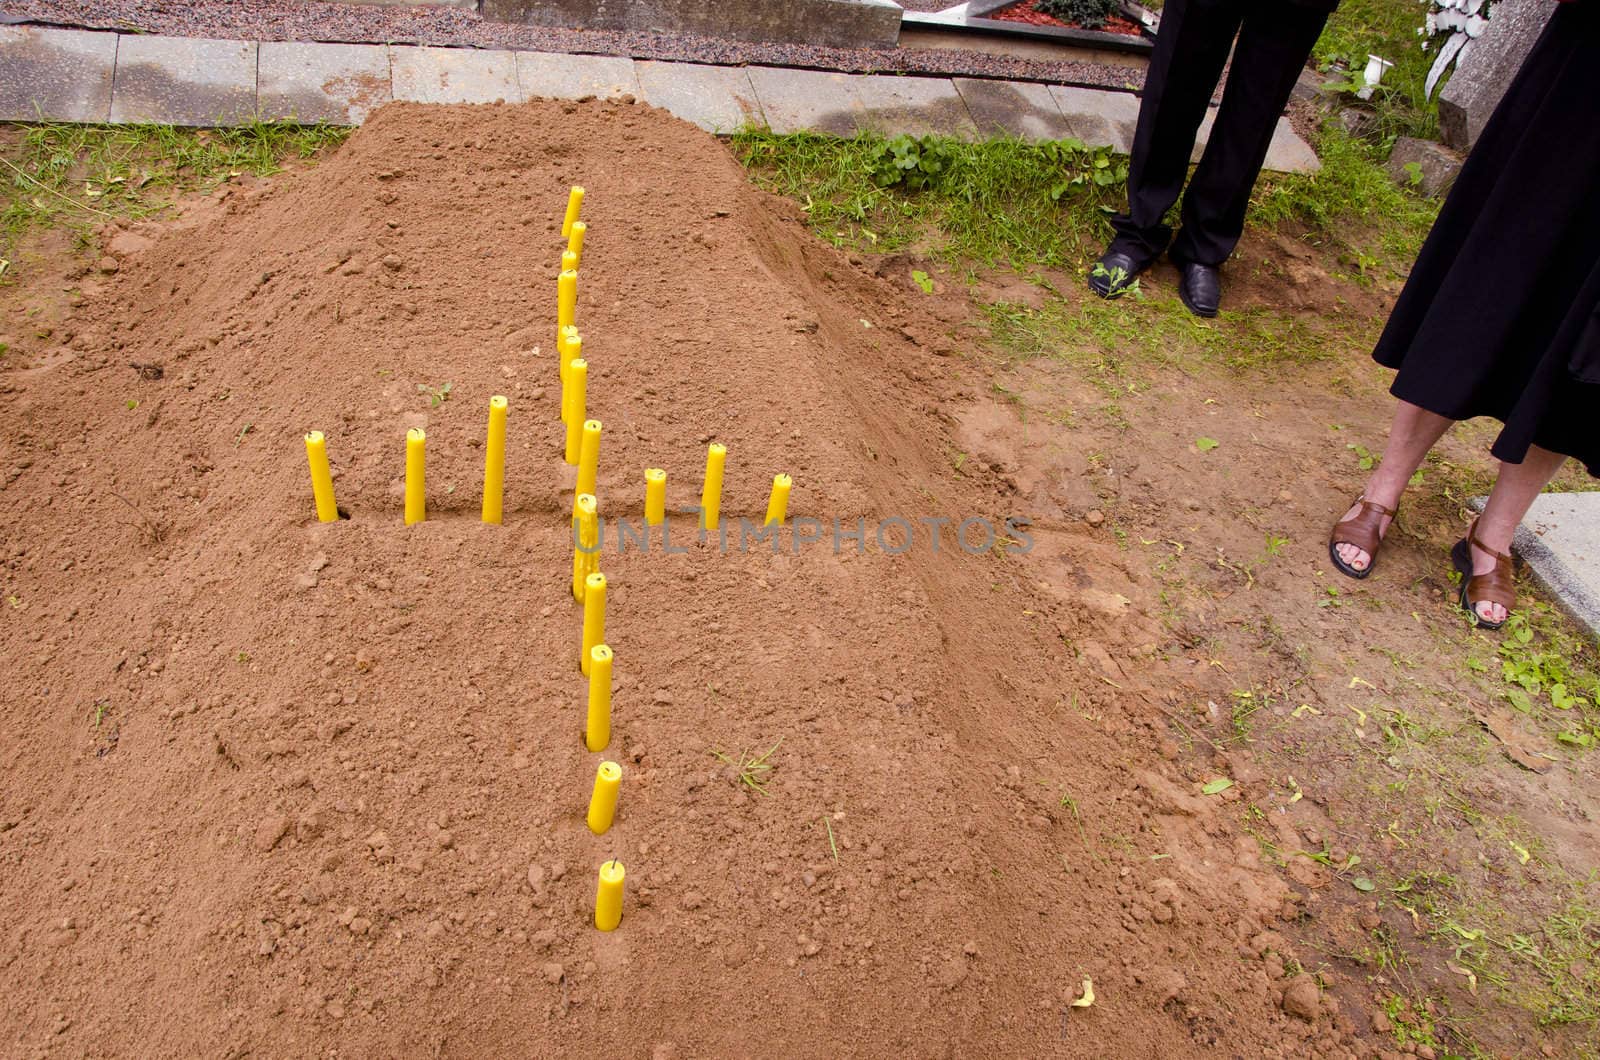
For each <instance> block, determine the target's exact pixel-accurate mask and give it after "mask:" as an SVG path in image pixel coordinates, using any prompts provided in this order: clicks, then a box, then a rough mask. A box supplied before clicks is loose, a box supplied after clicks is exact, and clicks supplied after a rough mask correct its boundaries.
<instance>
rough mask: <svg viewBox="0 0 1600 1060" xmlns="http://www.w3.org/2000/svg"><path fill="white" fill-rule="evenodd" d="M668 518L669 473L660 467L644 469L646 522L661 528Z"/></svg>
mask: <svg viewBox="0 0 1600 1060" xmlns="http://www.w3.org/2000/svg"><path fill="white" fill-rule="evenodd" d="M666 517H667V473H666V472H665V471H663V470H661V469H660V468H659V467H647V468H645V469H644V522H645V525H646V526H660V525H661V522H662V520H664V519H665V518H666Z"/></svg>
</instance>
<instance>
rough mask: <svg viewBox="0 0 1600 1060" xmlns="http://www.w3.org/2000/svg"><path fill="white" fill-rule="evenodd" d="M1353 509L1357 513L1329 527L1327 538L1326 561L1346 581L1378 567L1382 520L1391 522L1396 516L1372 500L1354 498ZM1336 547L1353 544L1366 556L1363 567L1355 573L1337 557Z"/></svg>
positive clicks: (1355, 570)
mask: <svg viewBox="0 0 1600 1060" xmlns="http://www.w3.org/2000/svg"><path fill="white" fill-rule="evenodd" d="M1356 506H1357V507H1359V508H1360V509H1361V510H1360V511H1359V512H1357V513H1356V514H1355V515H1353V516H1351V517H1350V518H1348V519H1341V520H1340V521H1339V522H1337V523H1335V524H1334V526H1333V533H1332V534H1330V535H1329V536H1328V558H1329V559H1331V560H1332V561H1333V565H1334V566H1335V567H1337V568H1338V570H1339V573H1340V574H1343V575H1345V576H1346V577H1349V578H1365V577H1366V576H1367V575H1369V574H1371V573H1372V568H1373V567H1376V566H1377V565H1378V549H1379V548H1380V547H1382V545H1383V534H1382V532H1381V529H1380V528H1381V527H1382V526H1383V521H1384V519H1388V520H1390V521H1391V522H1393V520H1394V517H1395V516H1396V515H1397V514H1398V511H1399V509H1397V508H1385V507H1384V506H1383V505H1381V504H1378V503H1376V502H1375V501H1369V500H1367V498H1366V497H1365V496H1362V497H1357V498H1356ZM1340 545H1354V546H1355V547H1356V548H1359V549H1360V550H1361V551H1363V552H1365V553H1366V554H1367V567H1366V569H1365V570H1357V569H1356V568H1355V567H1352V566H1350V564H1348V563H1346V562H1345V561H1344V560H1342V559H1340V558H1339V547H1338V546H1340Z"/></svg>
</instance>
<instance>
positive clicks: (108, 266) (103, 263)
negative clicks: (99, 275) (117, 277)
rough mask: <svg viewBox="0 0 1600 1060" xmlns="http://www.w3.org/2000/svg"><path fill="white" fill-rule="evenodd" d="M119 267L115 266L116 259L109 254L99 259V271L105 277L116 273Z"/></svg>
mask: <svg viewBox="0 0 1600 1060" xmlns="http://www.w3.org/2000/svg"><path fill="white" fill-rule="evenodd" d="M120 267H121V266H120V265H118V264H117V259H116V258H113V257H112V256H111V255H110V254H107V255H106V256H105V257H103V258H101V259H100V263H99V268H100V271H101V272H103V273H105V274H106V275H107V276H109V275H111V274H112V273H113V272H116V271H117V269H118V268H120Z"/></svg>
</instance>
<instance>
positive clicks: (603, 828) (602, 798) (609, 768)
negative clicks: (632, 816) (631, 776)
mask: <svg viewBox="0 0 1600 1060" xmlns="http://www.w3.org/2000/svg"><path fill="white" fill-rule="evenodd" d="M621 787H622V767H621V766H619V765H617V764H616V763H615V762H601V763H600V768H599V769H598V770H596V771H595V774H594V791H593V793H591V794H590V796H589V831H591V832H593V833H594V834H595V835H605V834H606V832H607V831H609V830H610V828H611V822H612V821H613V820H614V819H615V818H616V816H617V793H618V790H619V789H620V788H621Z"/></svg>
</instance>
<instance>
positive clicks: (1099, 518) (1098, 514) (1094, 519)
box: [1083, 508, 1106, 526]
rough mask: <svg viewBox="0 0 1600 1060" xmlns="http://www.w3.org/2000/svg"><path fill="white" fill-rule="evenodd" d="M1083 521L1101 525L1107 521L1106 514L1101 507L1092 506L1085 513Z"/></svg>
mask: <svg viewBox="0 0 1600 1060" xmlns="http://www.w3.org/2000/svg"><path fill="white" fill-rule="evenodd" d="M1083 521H1084V522H1086V523H1088V524H1089V525H1090V526H1099V525H1100V524H1101V523H1103V522H1105V521H1106V515H1105V513H1104V512H1102V511H1101V510H1100V509H1099V508H1091V509H1089V511H1087V512H1085V513H1084V516H1083Z"/></svg>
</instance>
